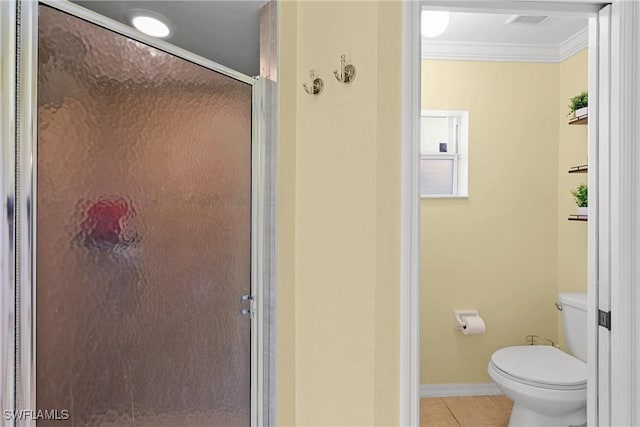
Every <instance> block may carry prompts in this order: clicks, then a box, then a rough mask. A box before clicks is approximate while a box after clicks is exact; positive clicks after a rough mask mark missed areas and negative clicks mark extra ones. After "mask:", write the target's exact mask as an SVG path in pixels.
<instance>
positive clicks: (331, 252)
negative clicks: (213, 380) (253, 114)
mask: <svg viewBox="0 0 640 427" xmlns="http://www.w3.org/2000/svg"><path fill="white" fill-rule="evenodd" d="M280 13H281V15H280V96H281V104H280V174H279V178H280V183H279V189H280V207H279V212H280V219H279V226H280V230H279V237H280V242H279V280H280V282H279V289H278V297H279V303H278V307H279V319H278V328H279V329H278V333H279V334H278V357H279V361H278V374H279V377H278V414H279V415H278V423H279V424H280V425H296V426H309V425H323V426H338V425H340V426H348V425H397V424H398V399H399V394H398V388H399V376H398V375H399V359H398V348H399V278H400V274H399V265H400V259H399V256H400V254H399V246H400V244H399V235H400V138H401V130H400V125H401V109H400V92H401V90H400V84H401V80H400V74H401V64H400V52H401V3H400V2H373V1H370V2H346V1H343V2H339V3H338V2H331V1H301V2H289V1H287V2H282V3H281V12H280ZM341 54H346V55H347V58H348V60H349V61H352V62H353V63H354V64H355V66H356V67H357V68H358V76H357V78H356V80H355V81H354V82H353V83H352V84H350V85H343V84H340V83H338V82H337V81H336V80H335V78H334V77H333V75H332V70H333V69H335V68H336V67H338V66H339V61H340V55H341ZM309 68H315V69H316V70H317V71H318V74H319V75H320V76H321V77H322V78H323V79H324V82H325V89H324V92H323V93H322V94H321V95H320V96H309V95H307V94H306V93H305V92H304V91H303V89H302V83H303V82H306V81H308V75H309ZM293 72H295V75H294V74H293ZM285 304H286V306H285V307H283V306H284V305H285ZM284 353H287V355H286V356H285V357H286V360H283V359H282V357H283V355H284ZM282 378H284V384H283V383H282V381H283V380H282Z"/></svg>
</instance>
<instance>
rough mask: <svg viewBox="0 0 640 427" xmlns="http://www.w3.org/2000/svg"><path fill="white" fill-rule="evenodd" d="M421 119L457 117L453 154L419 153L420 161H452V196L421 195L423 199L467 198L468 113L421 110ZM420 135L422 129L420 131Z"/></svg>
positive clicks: (464, 111) (463, 111)
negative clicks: (456, 132) (455, 142)
mask: <svg viewBox="0 0 640 427" xmlns="http://www.w3.org/2000/svg"><path fill="white" fill-rule="evenodd" d="M422 117H442V118H449V117H457V118H458V120H459V127H458V135H457V136H458V138H457V144H456V152H455V153H428V154H422V152H421V153H420V160H430V159H453V194H422V192H420V197H421V198H423V199H464V198H467V197H469V111H467V110H422V113H421V118H422ZM420 130H421V132H420V135H422V129H420Z"/></svg>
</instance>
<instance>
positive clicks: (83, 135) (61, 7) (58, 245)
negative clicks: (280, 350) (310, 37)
mask: <svg viewBox="0 0 640 427" xmlns="http://www.w3.org/2000/svg"><path fill="white" fill-rule="evenodd" d="M14 7H15V10H11V7H7V6H6V5H4V6H3V9H2V16H3V17H2V23H3V28H4V29H3V37H4V36H5V35H6V34H7V32H5V31H6V29H7V25H10V24H11V23H12V22H11V20H10V19H8V18H7V15H9V16H11V15H12V14H13V16H14V17H15V16H16V15H17V16H19V19H17V21H18V22H19V25H15V22H16V21H13V24H14V25H13V26H12V27H11V30H12V31H14V32H15V35H16V36H17V40H18V44H17V46H18V48H17V55H16V58H17V59H16V60H15V62H14V65H15V67H16V69H17V70H18V71H17V74H16V76H17V78H18V79H17V81H18V85H17V88H16V92H15V93H14V94H13V95H14V97H15V99H16V100H17V106H18V107H17V110H16V117H17V121H16V123H15V129H16V134H15V135H16V136H15V140H14V142H15V145H13V146H11V144H7V141H6V138H8V137H10V136H11V135H9V136H6V135H4V133H3V136H4V137H3V150H4V149H8V150H9V151H8V152H5V154H4V156H5V158H3V167H4V166H5V165H10V164H11V161H12V160H14V161H15V168H16V169H15V176H16V177H17V178H16V179H15V187H13V188H12V187H11V185H10V182H9V183H8V181H11V177H10V176H8V175H7V173H6V171H4V173H3V191H4V192H5V193H6V194H3V196H7V199H6V200H8V201H9V200H11V202H13V200H15V210H13V204H12V206H11V209H12V211H11V212H8V215H7V218H8V221H9V222H10V223H11V224H9V226H8V227H6V229H7V230H15V235H10V234H11V233H6V234H3V248H4V247H5V246H6V248H7V250H6V251H3V253H2V255H3V296H5V297H7V298H13V300H12V301H13V303H14V307H15V311H13V308H12V307H11V305H12V304H11V303H6V301H3V305H2V309H3V313H2V316H3V322H4V323H3V325H2V326H3V333H4V332H6V331H11V330H12V328H13V330H15V331H16V332H15V335H14V337H13V338H12V337H10V336H9V335H11V333H10V332H9V333H7V335H8V336H7V337H4V336H3V354H2V357H3V358H2V365H3V366H2V373H3V380H5V386H4V389H3V397H2V404H3V410H5V412H4V422H5V423H7V424H8V425H20V426H22V425H34V424H35V423H36V422H37V424H38V425H42V426H47V425H56V426H65V425H69V426H71V425H74V426H85V425H86V426H89V425H91V426H129V425H131V426H134V425H135V426H176V425H184V426H190V425H191V426H205V425H206V426H215V425H221V426H235V425H251V424H253V425H257V424H258V423H260V416H261V415H260V411H259V410H258V408H259V407H260V404H261V395H262V391H261V390H262V387H263V385H262V381H261V375H260V371H261V355H260V353H261V351H260V348H261V344H262V343H261V342H260V341H261V336H260V333H259V332H258V331H259V328H260V327H261V319H262V318H261V315H262V313H261V310H260V307H261V306H260V304H259V303H260V302H261V296H262V295H261V293H262V289H261V279H260V275H259V269H260V268H261V265H260V263H261V255H262V254H261V250H260V248H262V247H264V242H263V241H262V238H263V237H262V236H263V232H262V231H263V230H262V227H263V218H262V210H261V206H262V205H263V203H264V202H263V200H262V198H261V196H262V193H263V189H264V188H263V186H264V178H263V173H264V169H263V167H262V166H261V165H262V163H263V160H264V159H263V158H262V153H263V149H262V142H261V140H262V138H260V137H259V133H260V129H261V126H260V122H261V120H262V115H261V114H262V112H261V111H260V110H261V108H260V102H259V101H260V96H261V88H260V86H261V84H260V83H259V82H258V81H257V80H256V79H254V78H251V77H248V76H245V75H242V74H240V73H238V72H235V71H233V70H230V69H228V68H226V67H224V66H221V65H218V64H215V63H213V62H211V61H208V60H206V59H203V58H200V57H197V56H196V55H193V54H191V53H189V52H186V51H183V50H182V49H179V48H176V47H174V46H172V45H170V44H168V43H165V42H163V41H158V40H155V39H151V38H147V37H145V36H143V35H141V34H139V33H137V32H136V31H135V30H133V29H131V28H129V27H127V26H125V25H122V24H119V23H117V22H115V21H111V20H109V19H107V18H104V17H102V16H99V15H97V14H94V13H92V12H89V11H87V10H85V9H83V8H81V7H78V6H76V5H73V4H71V3H67V2H60V1H44V2H39V3H38V2H31V1H24V2H18V3H17V7H16V5H14ZM5 54H6V52H3V60H4V58H5V57H6V56H5ZM9 69H10V66H9V65H8V64H3V73H4V74H6V73H8V72H10V71H7V70H9ZM4 77H6V76H4V75H3V80H4ZM4 89H5V88H4V86H3V105H4V101H5V100H4V98H5V96H6V91H4ZM5 110H6V109H5ZM3 117H5V119H4V120H6V117H7V114H6V111H5V112H3ZM5 124H6V123H3V128H4V125H5ZM12 157H13V159H11V158H12ZM14 188H15V190H14ZM7 207H9V203H7ZM14 219H15V221H14ZM7 224H8V223H7ZM14 224H15V225H14ZM4 230H5V228H4V227H3V231H4ZM5 243H6V245H5ZM13 262H15V269H13V270H12V269H11V268H9V267H10V264H11V263H13ZM10 270H11V274H15V277H10V276H11V274H9V272H10ZM14 279H15V280H14ZM12 283H15V288H14V290H15V292H13V293H12V292H11V286H12ZM7 289H9V291H7ZM12 339H13V341H12ZM8 409H10V410H11V412H10V413H9V414H8V413H7V410H8Z"/></svg>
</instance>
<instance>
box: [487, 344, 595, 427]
mask: <svg viewBox="0 0 640 427" xmlns="http://www.w3.org/2000/svg"><path fill="white" fill-rule="evenodd" d="M488 372H489V376H490V377H491V379H492V380H493V381H494V382H495V383H496V385H497V386H498V388H499V389H500V390H502V392H503V393H504V394H505V395H506V396H507V397H509V398H510V399H511V400H513V402H514V404H513V409H512V412H511V418H510V420H509V426H511V427H516V426H517V427H520V426H527V427H532V426H535V427H547V426H564V427H566V426H578V425H583V424H585V423H586V421H587V408H586V404H587V364H586V363H584V362H583V361H581V360H580V359H578V358H576V357H573V356H570V355H568V354H566V353H564V352H562V351H560V350H558V349H556V348H554V347H550V346H517V347H506V348H503V349H500V350H498V351H496V352H495V353H494V354H493V356H491V362H489V367H488Z"/></svg>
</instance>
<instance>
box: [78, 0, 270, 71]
mask: <svg viewBox="0 0 640 427" xmlns="http://www.w3.org/2000/svg"><path fill="white" fill-rule="evenodd" d="M73 2H74V3H76V4H79V5H80V6H83V7H85V8H87V9H91V10H93V11H95V12H97V13H99V14H101V15H104V16H107V17H109V18H112V19H114V20H116V21H119V22H122V23H125V24H127V25H129V22H128V21H127V11H128V10H130V9H147V10H151V11H153V12H156V13H159V14H160V15H162V16H164V17H166V18H167V19H168V20H169V21H170V22H171V25H172V26H173V32H172V35H170V36H169V38H167V39H165V40H167V41H168V42H169V43H172V44H174V45H176V46H179V47H181V48H183V49H186V50H189V51H191V52H194V53H196V54H198V55H200V56H203V57H205V58H207V59H210V60H212V61H215V62H217V63H219V64H221V65H225V66H227V67H229V68H232V69H234V70H237V71H240V72H241V73H244V74H247V75H249V76H256V75H258V74H260V9H261V8H262V7H263V6H264V5H265V3H267V0H243V1H218V0H216V1H184V0H180V1H176V0H174V1H125V0H110V1H95V0H73Z"/></svg>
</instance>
